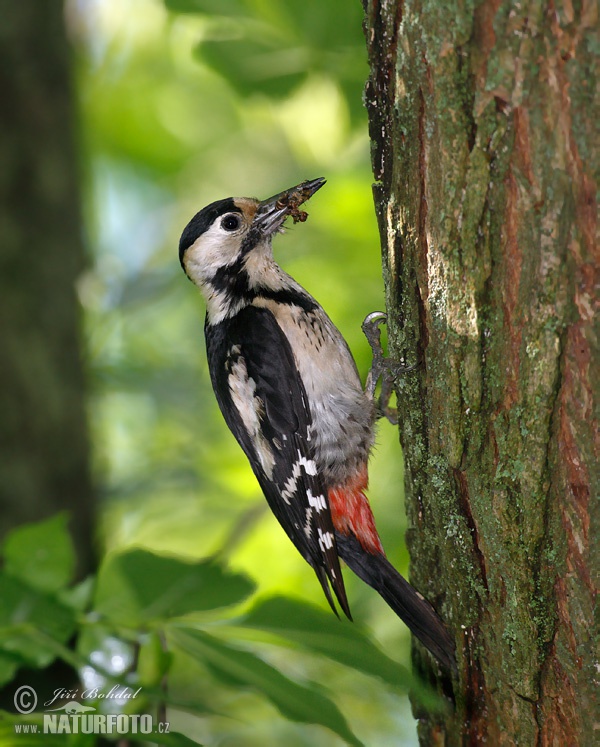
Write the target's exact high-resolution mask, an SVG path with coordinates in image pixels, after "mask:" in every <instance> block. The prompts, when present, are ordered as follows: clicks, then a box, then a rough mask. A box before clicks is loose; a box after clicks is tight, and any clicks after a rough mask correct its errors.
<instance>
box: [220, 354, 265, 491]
mask: <svg viewBox="0 0 600 747" xmlns="http://www.w3.org/2000/svg"><path fill="white" fill-rule="evenodd" d="M238 351H239V348H238V347H237V346H235V347H234V348H233V349H232V352H234V353H236V352H238ZM227 383H228V384H229V391H230V392H231V401H232V402H233V404H234V406H235V408H236V409H237V411H238V412H239V414H240V417H241V419H242V422H243V424H244V427H245V429H246V431H247V432H248V434H249V435H250V438H251V439H252V443H253V445H254V449H255V450H256V455H257V457H258V459H259V461H260V466H261V467H262V468H263V470H264V472H265V474H266V475H267V477H268V478H269V479H272V476H273V467H274V466H275V457H274V455H273V452H272V451H271V449H270V448H269V444H268V442H267V439H266V438H265V437H264V435H263V433H262V430H261V427H260V415H261V414H262V412H263V409H264V405H263V403H262V402H261V400H260V399H259V398H258V397H257V396H256V382H255V381H254V379H252V378H251V377H250V376H248V369H247V368H246V361H245V360H244V359H243V358H241V357H240V358H238V359H237V360H236V361H235V363H233V364H232V366H231V373H230V374H229V377H228V379H227Z"/></svg>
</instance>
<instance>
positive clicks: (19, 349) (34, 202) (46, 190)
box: [0, 0, 93, 574]
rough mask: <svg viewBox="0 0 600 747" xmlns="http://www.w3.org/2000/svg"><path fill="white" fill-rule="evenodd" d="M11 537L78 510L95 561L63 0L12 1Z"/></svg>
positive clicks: (7, 186) (6, 295) (5, 182)
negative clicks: (16, 529) (18, 529)
mask: <svg viewBox="0 0 600 747" xmlns="http://www.w3.org/2000/svg"><path fill="white" fill-rule="evenodd" d="M0 18H1V19H2V22H1V23H0V91H2V95H1V99H0V100H1V103H0V110H1V115H0V226H1V228H0V233H1V236H2V238H1V242H0V267H1V271H0V339H1V340H2V365H1V366H0V474H1V479H0V513H1V523H0V533H2V534H4V533H5V532H6V531H7V530H8V529H10V528H11V527H13V526H15V525H17V524H21V523H23V522H27V521H32V520H34V519H40V518H44V517H46V516H49V515H51V514H54V513H56V512H57V511H60V510H63V509H67V510H69V511H70V512H71V515H72V517H73V523H72V526H73V529H74V536H75V541H76V545H77V549H78V554H79V565H80V567H79V571H80V574H81V573H84V572H88V571H89V570H90V569H91V567H92V557H93V553H92V548H93V544H92V515H93V511H92V509H93V492H92V487H91V479H90V471H89V460H88V438H87V424H86V417H85V405H84V375H83V369H82V361H81V355H80V345H79V331H80V330H79V322H80V308H79V304H78V301H77V296H76V292H75V282H76V280H77V277H78V276H79V274H80V273H81V270H82V267H83V257H84V250H83V242H82V238H81V215H80V203H79V180H78V165H77V157H76V152H77V149H76V136H75V132H76V131H75V116H74V110H75V105H74V103H75V100H74V93H73V89H72V85H71V55H70V46H69V43H68V40H67V37H66V33H65V26H64V18H63V3H62V1H61V0H44V1H43V2H40V0H19V2H14V0H0Z"/></svg>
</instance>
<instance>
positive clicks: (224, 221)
mask: <svg viewBox="0 0 600 747" xmlns="http://www.w3.org/2000/svg"><path fill="white" fill-rule="evenodd" d="M241 225H242V219H241V218H240V216H239V215H235V213H229V215H225V216H223V218H221V228H223V229H224V230H225V231H237V229H238V228H239V227H240V226H241Z"/></svg>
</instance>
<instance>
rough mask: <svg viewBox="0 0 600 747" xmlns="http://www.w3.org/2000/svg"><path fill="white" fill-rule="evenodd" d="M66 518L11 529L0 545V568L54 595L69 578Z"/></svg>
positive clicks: (71, 551) (71, 566) (71, 567)
mask: <svg viewBox="0 0 600 747" xmlns="http://www.w3.org/2000/svg"><path fill="white" fill-rule="evenodd" d="M67 520H68V517H67V515H66V514H64V513H61V514H57V515H56V516H53V517H52V518H51V519H46V520H45V521H40V522H37V523H36V524H26V525H24V526H21V527H17V528H16V529H13V531H12V532H10V534H9V535H8V536H7V538H6V540H5V542H4V548H3V549H4V568H5V570H6V572H7V573H8V574H10V575H11V576H16V577H17V578H20V579H22V580H23V581H25V582H27V583H28V584H29V585H30V586H33V587H34V588H35V589H39V590H40V591H47V592H55V591H58V590H59V589H62V588H64V587H65V586H67V584H68V583H69V582H70V581H71V579H72V578H73V573H74V570H75V550H74V548H73V542H72V540H71V537H70V535H69V532H68V530H67Z"/></svg>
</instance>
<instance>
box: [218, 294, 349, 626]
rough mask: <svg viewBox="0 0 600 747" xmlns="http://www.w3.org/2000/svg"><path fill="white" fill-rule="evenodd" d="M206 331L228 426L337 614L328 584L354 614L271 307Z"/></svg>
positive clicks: (302, 399) (307, 420)
mask: <svg viewBox="0 0 600 747" xmlns="http://www.w3.org/2000/svg"><path fill="white" fill-rule="evenodd" d="M205 334H206V345H207V352H208V358H209V364H210V365H209V368H210V370H211V378H212V384H213V388H214V390H215V395H216V397H217V401H218V403H219V407H220V408H221V412H222V413H223V416H224V418H225V421H226V423H227V425H228V426H229V428H230V430H231V431H232V433H233V435H234V436H235V437H236V439H237V440H238V442H239V444H240V446H241V447H242V449H243V450H244V452H245V453H246V456H247V457H248V459H249V460H250V464H251V466H252V469H253V471H254V474H255V475H256V477H257V479H258V482H259V484H260V486H261V488H262V490H263V493H264V494H265V497H266V499H267V501H268V503H269V506H270V507H271V510H272V511H273V513H274V514H275V517H276V518H277V520H278V521H279V523H280V524H281V526H282V527H283V528H284V530H285V531H286V533H287V535H288V536H289V537H290V539H291V540H292V542H293V543H294V544H295V545H296V547H297V548H298V550H299V551H300V553H301V555H302V556H303V557H304V558H305V560H306V561H307V562H308V563H309V564H310V565H311V566H312V567H313V569H314V570H315V572H316V574H317V578H318V579H319V581H320V583H321V586H322V587H323V590H324V592H325V595H326V597H327V599H328V601H329V603H330V605H331V607H332V609H333V610H334V611H335V606H334V604H333V600H332V598H331V593H330V591H329V585H328V583H327V582H328V581H329V583H331V586H332V588H333V590H334V592H335V595H336V597H337V599H338V601H339V603H340V606H341V607H342V609H343V610H344V612H345V613H346V615H347V616H348V617H350V610H349V606H348V600H347V597H346V591H345V588H344V581H343V578H342V573H341V569H340V563H339V558H338V553H337V547H336V540H335V530H334V527H333V521H332V519H331V511H330V509H329V502H328V500H327V492H326V489H325V485H324V484H323V480H322V478H321V476H320V475H319V474H318V471H317V469H316V465H315V463H314V453H313V449H312V446H311V442H310V426H311V415H310V409H309V407H308V401H307V397H306V391H305V389H304V385H303V383H302V379H301V378H300V374H299V373H298V370H297V367H296V364H295V361H294V355H293V352H292V350H291V347H290V344H289V342H288V340H287V338H286V336H285V335H284V333H283V331H282V330H281V328H280V327H279V325H278V324H277V321H276V320H275V317H274V316H273V314H272V313H271V312H270V311H269V310H267V309H262V308H257V307H254V306H248V307H246V308H245V309H243V310H242V311H240V312H239V313H238V314H237V315H236V316H235V317H233V318H231V319H228V320H224V321H223V322H221V323H219V324H216V325H210V324H208V321H207V324H206V326H205ZM233 369H235V370H236V371H237V372H238V373H239V372H240V371H244V372H246V373H247V376H248V378H249V379H251V380H252V382H253V385H254V388H252V387H250V388H249V389H248V392H247V394H248V397H247V398H248V399H250V398H251V397H252V398H253V401H252V402H247V406H248V411H249V412H250V411H252V412H255V413H258V422H259V434H258V435H257V434H252V433H250V432H249V431H248V428H247V427H246V425H245V424H244V415H245V416H246V417H250V416H249V414H248V412H245V413H242V412H241V410H240V407H238V405H237V404H236V401H235V397H234V396H233V394H232V389H231V386H230V377H231V372H232V370H233ZM245 405H246V402H244V403H243V405H242V406H243V407H244V409H245ZM261 454H262V456H263V458H262V460H261ZM265 454H266V456H267V457H268V459H267V461H268V462H269V466H270V467H271V468H270V469H267V468H265ZM271 456H272V459H271V458H270V457H271ZM336 614H337V612H336Z"/></svg>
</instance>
